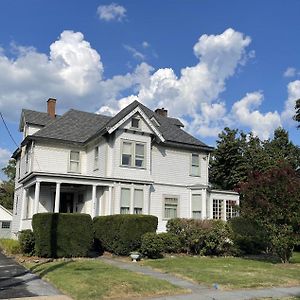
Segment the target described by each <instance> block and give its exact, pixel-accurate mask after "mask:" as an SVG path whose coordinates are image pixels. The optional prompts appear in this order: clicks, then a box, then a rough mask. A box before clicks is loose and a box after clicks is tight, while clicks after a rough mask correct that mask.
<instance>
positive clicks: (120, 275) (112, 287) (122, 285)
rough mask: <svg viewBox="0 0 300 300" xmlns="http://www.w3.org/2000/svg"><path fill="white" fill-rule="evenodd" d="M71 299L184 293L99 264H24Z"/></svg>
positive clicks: (86, 262) (143, 277) (156, 281)
mask: <svg viewBox="0 0 300 300" xmlns="http://www.w3.org/2000/svg"><path fill="white" fill-rule="evenodd" d="M26 267H27V268H29V269H30V270H31V271H33V272H34V273H36V274H38V275H39V276H40V277H42V278H44V279H46V280H48V281H49V282H51V283H52V284H53V285H54V286H56V287H57V288H58V289H59V290H61V291H62V292H64V293H65V294H67V295H69V296H71V297H72V298H73V299H80V300H85V299H89V300H93V299H132V298H135V297H145V296H160V295H174V294H178V293H184V292H186V290H183V289H181V288H179V287H176V286H174V285H172V284H170V283H168V282H167V281H164V280H158V279H155V278H152V277H149V276H145V275H141V274H137V273H134V272H130V271H127V270H121V269H119V268H116V267H113V266H110V265H107V264H105V263H103V262H102V261H99V260H89V259H82V260H74V261H62V260H61V261H55V262H48V263H40V264H32V263H31V264H26Z"/></svg>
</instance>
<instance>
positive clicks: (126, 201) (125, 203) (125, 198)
mask: <svg viewBox="0 0 300 300" xmlns="http://www.w3.org/2000/svg"><path fill="white" fill-rule="evenodd" d="M129 212H130V189H126V188H122V189H121V208H120V214H129Z"/></svg>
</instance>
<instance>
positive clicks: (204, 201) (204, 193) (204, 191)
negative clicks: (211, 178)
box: [201, 189, 207, 220]
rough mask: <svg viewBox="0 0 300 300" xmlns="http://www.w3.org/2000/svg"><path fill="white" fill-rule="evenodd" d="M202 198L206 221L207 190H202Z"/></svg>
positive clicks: (203, 217)
mask: <svg viewBox="0 0 300 300" xmlns="http://www.w3.org/2000/svg"><path fill="white" fill-rule="evenodd" d="M201 196H202V212H201V213H202V219H203V220H204V219H206V218H207V216H206V189H203V190H202V193H201Z"/></svg>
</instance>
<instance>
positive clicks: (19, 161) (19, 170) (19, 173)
mask: <svg viewBox="0 0 300 300" xmlns="http://www.w3.org/2000/svg"><path fill="white" fill-rule="evenodd" d="M17 164H18V179H20V177H21V159H19V160H18V161H17Z"/></svg>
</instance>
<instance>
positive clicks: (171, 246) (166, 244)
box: [158, 232, 181, 253]
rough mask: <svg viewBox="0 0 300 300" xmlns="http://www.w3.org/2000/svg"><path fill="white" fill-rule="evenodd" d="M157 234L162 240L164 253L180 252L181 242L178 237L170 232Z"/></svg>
mask: <svg viewBox="0 0 300 300" xmlns="http://www.w3.org/2000/svg"><path fill="white" fill-rule="evenodd" d="M158 236H159V238H160V239H161V240H162V243H163V252H164V253H179V252H180V250H181V244H180V240H179V238H178V237H177V236H176V235H174V234H172V233H170V232H162V233H159V234H158Z"/></svg>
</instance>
